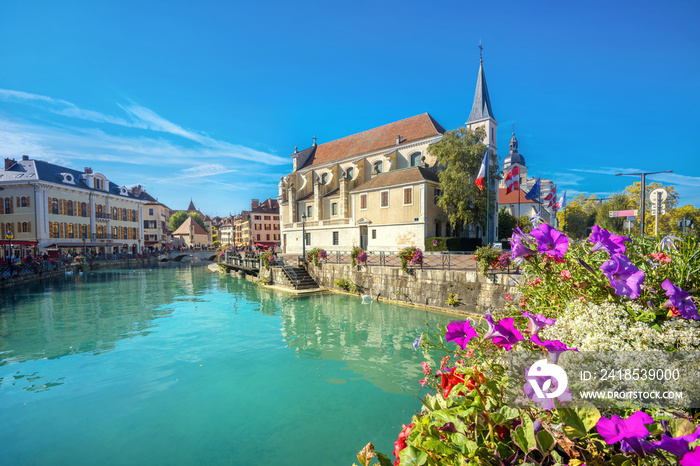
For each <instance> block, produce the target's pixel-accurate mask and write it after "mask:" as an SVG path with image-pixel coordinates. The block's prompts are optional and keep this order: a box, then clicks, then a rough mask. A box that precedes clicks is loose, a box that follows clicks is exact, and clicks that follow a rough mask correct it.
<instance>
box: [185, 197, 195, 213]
mask: <svg viewBox="0 0 700 466" xmlns="http://www.w3.org/2000/svg"><path fill="white" fill-rule="evenodd" d="M187 212H197V208H196V207H195V206H194V202H192V199H190V206H189V207H188V208H187Z"/></svg>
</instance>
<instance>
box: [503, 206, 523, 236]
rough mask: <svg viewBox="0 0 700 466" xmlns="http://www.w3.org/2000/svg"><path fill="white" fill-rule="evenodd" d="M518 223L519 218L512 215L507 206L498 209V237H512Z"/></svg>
mask: <svg viewBox="0 0 700 466" xmlns="http://www.w3.org/2000/svg"><path fill="white" fill-rule="evenodd" d="M528 223H530V222H528ZM517 225H518V219H517V218H515V217H514V216H513V215H511V214H510V212H508V210H506V208H505V207H502V208H501V210H499V211H498V239H508V238H510V237H511V236H512V235H513V228H515V227H516V226H517Z"/></svg>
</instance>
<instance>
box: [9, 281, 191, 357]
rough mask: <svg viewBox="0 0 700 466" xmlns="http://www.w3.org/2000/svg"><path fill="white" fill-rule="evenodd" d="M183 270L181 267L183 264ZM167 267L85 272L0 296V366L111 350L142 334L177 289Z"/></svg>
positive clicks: (146, 332)
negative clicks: (161, 268) (123, 341)
mask: <svg viewBox="0 0 700 466" xmlns="http://www.w3.org/2000/svg"><path fill="white" fill-rule="evenodd" d="M182 272H183V273H184V272H185V270H184V269H183V271H182ZM169 273H170V271H161V270H158V269H155V270H145V269H132V270H104V271H95V272H86V273H84V274H83V275H80V276H77V277H75V279H74V280H67V281H65V282H64V283H60V282H56V281H54V280H51V281H47V282H44V283H35V284H30V285H28V286H26V287H23V288H22V289H21V290H16V289H15V290H13V292H12V293H7V294H4V295H3V296H2V298H0V365H5V364H8V363H11V362H22V361H28V360H34V359H54V358H60V357H63V356H68V355H72V354H79V353H86V352H89V353H94V354H97V353H101V352H106V351H111V350H112V349H113V348H114V346H115V344H116V342H117V341H119V340H120V339H123V338H131V337H134V336H138V335H147V334H148V333H149V329H150V328H151V327H152V326H153V320H154V319H156V318H158V317H162V316H166V315H168V314H169V313H170V312H171V311H170V310H169V309H168V308H167V307H163V306H162V304H163V303H167V302H171V301H172V299H173V296H174V295H175V294H176V293H177V292H178V290H177V288H176V287H173V286H172V282H171V280H170V278H168V274H169Z"/></svg>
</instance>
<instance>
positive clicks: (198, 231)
mask: <svg viewBox="0 0 700 466" xmlns="http://www.w3.org/2000/svg"><path fill="white" fill-rule="evenodd" d="M190 226H192V227H193V228H194V234H195V235H206V234H208V233H207V232H206V231H204V228H202V227H201V226H199V223H197V222H195V221H194V219H193V218H192V217H187V219H186V220H185V221H184V222H182V225H180V226H179V227H178V228H177V230H175V231H174V232H173V235H189V234H190Z"/></svg>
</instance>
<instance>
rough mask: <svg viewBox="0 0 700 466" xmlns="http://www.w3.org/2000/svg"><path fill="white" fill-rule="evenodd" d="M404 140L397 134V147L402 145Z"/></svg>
mask: <svg viewBox="0 0 700 466" xmlns="http://www.w3.org/2000/svg"><path fill="white" fill-rule="evenodd" d="M402 139H403V138H402V137H401V135H400V134H397V135H396V145H397V146H398V145H399V144H401V141H402Z"/></svg>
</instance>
